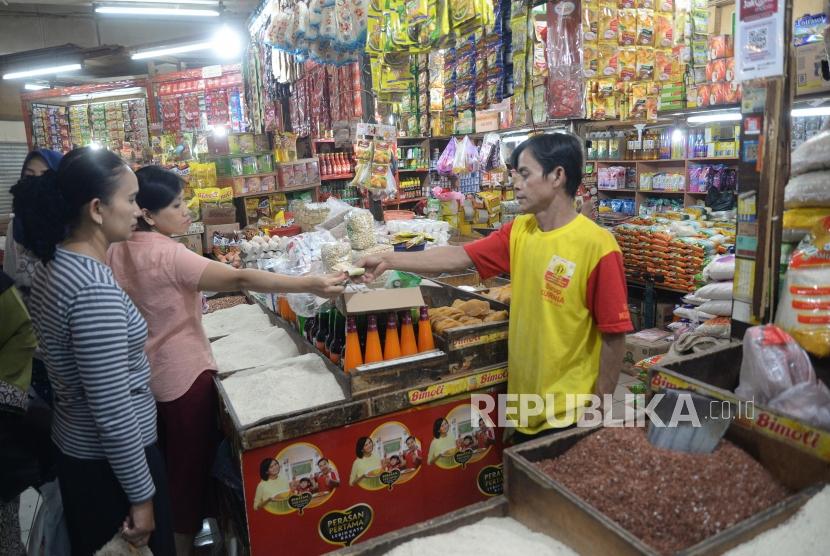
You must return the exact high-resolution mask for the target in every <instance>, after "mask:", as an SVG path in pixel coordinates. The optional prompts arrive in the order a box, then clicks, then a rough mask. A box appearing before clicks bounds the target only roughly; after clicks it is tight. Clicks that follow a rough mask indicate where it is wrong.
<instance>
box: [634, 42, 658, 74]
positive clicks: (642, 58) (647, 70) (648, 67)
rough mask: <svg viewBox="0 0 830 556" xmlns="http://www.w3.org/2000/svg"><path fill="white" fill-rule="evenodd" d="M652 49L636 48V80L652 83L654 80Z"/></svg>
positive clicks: (647, 47) (645, 47)
mask: <svg viewBox="0 0 830 556" xmlns="http://www.w3.org/2000/svg"><path fill="white" fill-rule="evenodd" d="M654 63H655V57H654V49H653V48H651V47H649V46H641V47H639V48H637V80H638V81H652V80H653V79H654Z"/></svg>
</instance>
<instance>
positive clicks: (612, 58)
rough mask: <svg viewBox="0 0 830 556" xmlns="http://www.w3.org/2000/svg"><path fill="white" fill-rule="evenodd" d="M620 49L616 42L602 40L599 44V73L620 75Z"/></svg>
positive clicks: (604, 75) (601, 74) (602, 74)
mask: <svg viewBox="0 0 830 556" xmlns="http://www.w3.org/2000/svg"><path fill="white" fill-rule="evenodd" d="M619 51H620V48H619V47H618V46H617V45H616V44H615V43H607V42H600V43H599V44H598V45H597V75H598V76H599V77H611V76H616V75H619Z"/></svg>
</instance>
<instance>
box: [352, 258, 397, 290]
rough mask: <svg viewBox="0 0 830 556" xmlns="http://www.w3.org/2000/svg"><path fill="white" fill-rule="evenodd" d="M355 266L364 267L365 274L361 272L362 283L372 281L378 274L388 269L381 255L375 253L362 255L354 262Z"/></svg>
mask: <svg viewBox="0 0 830 556" xmlns="http://www.w3.org/2000/svg"><path fill="white" fill-rule="evenodd" d="M355 266H358V267H361V268H365V269H366V272H365V274H363V283H365V284H369V283H371V282H374V281H375V279H377V277H378V276H380V275H381V274H383V273H384V272H386V271H387V270H389V266H388V265H387V264H386V261H385V260H384V259H383V257H379V256H377V255H369V256H368V257H363V258H362V259H360V260H359V261H357V263H355Z"/></svg>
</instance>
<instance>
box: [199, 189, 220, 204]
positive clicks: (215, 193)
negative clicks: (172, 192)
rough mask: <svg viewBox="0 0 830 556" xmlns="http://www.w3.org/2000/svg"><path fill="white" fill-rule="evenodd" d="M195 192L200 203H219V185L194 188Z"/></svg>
mask: <svg viewBox="0 0 830 556" xmlns="http://www.w3.org/2000/svg"><path fill="white" fill-rule="evenodd" d="M193 194H194V195H195V196H196V197H197V198H198V199H199V202H200V203H214V204H215V203H219V202H220V200H219V198H220V193H219V188H218V187H200V188H196V189H194V190H193Z"/></svg>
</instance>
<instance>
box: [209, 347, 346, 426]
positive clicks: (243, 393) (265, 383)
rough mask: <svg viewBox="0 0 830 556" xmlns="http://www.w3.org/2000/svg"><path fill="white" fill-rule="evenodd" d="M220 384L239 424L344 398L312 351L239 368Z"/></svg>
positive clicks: (319, 359) (341, 391)
mask: <svg viewBox="0 0 830 556" xmlns="http://www.w3.org/2000/svg"><path fill="white" fill-rule="evenodd" d="M222 385H223V386H224V387H225V391H226V392H227V394H228V399H229V401H230V404H231V406H232V407H233V409H234V411H235V412H236V415H237V417H239V421H240V424H241V425H242V426H246V425H250V424H251V423H254V422H255V421H258V420H260V419H264V418H266V417H276V416H279V415H283V414H286V413H291V412H293V411H299V410H302V409H308V408H310V407H316V406H319V405H323V404H327V403H331V402H336V401H338V400H343V399H345V396H344V395H343V390H342V389H341V388H340V385H339V384H338V382H337V379H335V378H334V375H333V374H332V373H331V372H330V371H329V370H328V369H327V368H326V365H325V363H323V360H322V358H320V356H319V355H316V354H314V353H307V354H305V355H300V356H299V357H293V358H291V359H286V360H284V361H281V362H280V363H278V364H276V365H269V366H267V367H260V368H257V369H250V370H247V371H240V372H238V373H236V374H234V375H232V376H230V377H228V378H226V379H225V380H223V381H222Z"/></svg>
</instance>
